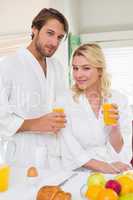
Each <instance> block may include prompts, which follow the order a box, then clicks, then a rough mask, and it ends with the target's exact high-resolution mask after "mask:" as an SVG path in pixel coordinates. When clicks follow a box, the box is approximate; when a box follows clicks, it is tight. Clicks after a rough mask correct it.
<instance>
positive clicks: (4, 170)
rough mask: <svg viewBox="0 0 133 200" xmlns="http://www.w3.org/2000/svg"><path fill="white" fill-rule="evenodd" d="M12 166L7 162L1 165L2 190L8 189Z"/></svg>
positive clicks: (0, 184)
mask: <svg viewBox="0 0 133 200" xmlns="http://www.w3.org/2000/svg"><path fill="white" fill-rule="evenodd" d="M9 176H10V167H9V166H8V165H7V164H2V165H0V192H4V191H6V190H8V186H9Z"/></svg>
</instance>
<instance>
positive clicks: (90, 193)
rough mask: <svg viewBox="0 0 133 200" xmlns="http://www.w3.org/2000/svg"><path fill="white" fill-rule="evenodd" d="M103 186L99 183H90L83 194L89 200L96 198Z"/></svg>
mask: <svg viewBox="0 0 133 200" xmlns="http://www.w3.org/2000/svg"><path fill="white" fill-rule="evenodd" d="M102 188H103V187H102V186H100V185H91V186H90V187H88V189H87V191H86V193H85V196H86V197H87V198H88V199H90V200H96V199H97V196H98V194H99V192H100V191H101V189H102Z"/></svg>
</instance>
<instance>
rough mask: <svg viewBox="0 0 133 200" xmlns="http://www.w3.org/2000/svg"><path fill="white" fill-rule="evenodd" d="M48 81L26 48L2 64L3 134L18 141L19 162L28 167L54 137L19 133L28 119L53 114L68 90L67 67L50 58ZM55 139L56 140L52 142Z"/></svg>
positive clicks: (0, 124)
mask: <svg viewBox="0 0 133 200" xmlns="http://www.w3.org/2000/svg"><path fill="white" fill-rule="evenodd" d="M46 62H47V78H46V77H45V75H44V72H43V70H42V67H41V66H40V64H39V63H38V61H37V60H36V59H35V57H34V56H33V55H32V54H31V53H30V52H29V51H28V50H27V49H25V48H22V49H20V50H19V51H18V52H17V53H16V54H14V55H12V56H10V57H6V58H4V59H3V60H2V61H1V62H0V135H6V136H13V138H14V139H15V140H16V144H17V151H16V162H19V163H21V164H22V165H25V164H26V165H28V163H29V162H32V161H33V160H34V156H35V149H36V147H39V146H40V145H42V146H43V145H44V143H45V142H46V143H48V144H49V142H48V141H47V140H50V141H51V142H53V143H52V145H53V149H54V142H55V141H56V140H54V137H55V136H54V134H49V135H48V136H45V134H43V133H40V134H39V133H38V134H34V133H32V132H30V133H29V132H28V133H22V132H21V133H16V131H17V130H18V129H19V127H20V126H21V125H22V123H23V122H24V120H25V119H32V118H37V117H39V116H42V115H44V114H46V113H48V112H51V109H52V104H53V101H54V100H55V99H56V96H58V95H60V94H61V93H62V92H64V90H65V89H66V88H67V84H66V75H65V73H64V69H63V66H61V65H60V63H59V62H57V61H56V60H55V59H54V58H47V59H46ZM51 137H52V140H51V139H50V138H51Z"/></svg>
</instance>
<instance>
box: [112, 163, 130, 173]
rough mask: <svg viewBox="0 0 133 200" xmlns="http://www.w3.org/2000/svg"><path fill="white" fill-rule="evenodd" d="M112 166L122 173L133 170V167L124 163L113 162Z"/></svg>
mask: <svg viewBox="0 0 133 200" xmlns="http://www.w3.org/2000/svg"><path fill="white" fill-rule="evenodd" d="M111 165H112V166H114V167H115V168H117V169H118V170H119V171H120V172H124V171H126V170H130V169H132V167H131V166H130V165H128V164H126V163H122V162H113V163H111Z"/></svg>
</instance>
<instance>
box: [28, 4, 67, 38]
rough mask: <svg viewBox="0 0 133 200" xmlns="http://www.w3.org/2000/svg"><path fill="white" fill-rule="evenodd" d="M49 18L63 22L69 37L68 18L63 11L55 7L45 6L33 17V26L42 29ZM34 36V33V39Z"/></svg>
mask: <svg viewBox="0 0 133 200" xmlns="http://www.w3.org/2000/svg"><path fill="white" fill-rule="evenodd" d="M49 19H57V20H58V21H59V22H60V23H61V24H63V26H64V31H65V33H66V37H67V35H68V30H69V26H68V22H67V19H66V18H65V16H64V15H63V14H62V13H60V12H59V11H58V10H56V9H53V8H48V9H47V8H43V9H42V10H41V11H40V12H39V13H38V14H37V16H36V17H35V18H34V19H33V21H32V25H31V28H33V27H35V28H36V29H38V30H40V29H41V28H42V27H43V26H44V25H45V24H46V22H47V21H48V20H49ZM33 37H34V35H32V39H33Z"/></svg>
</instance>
